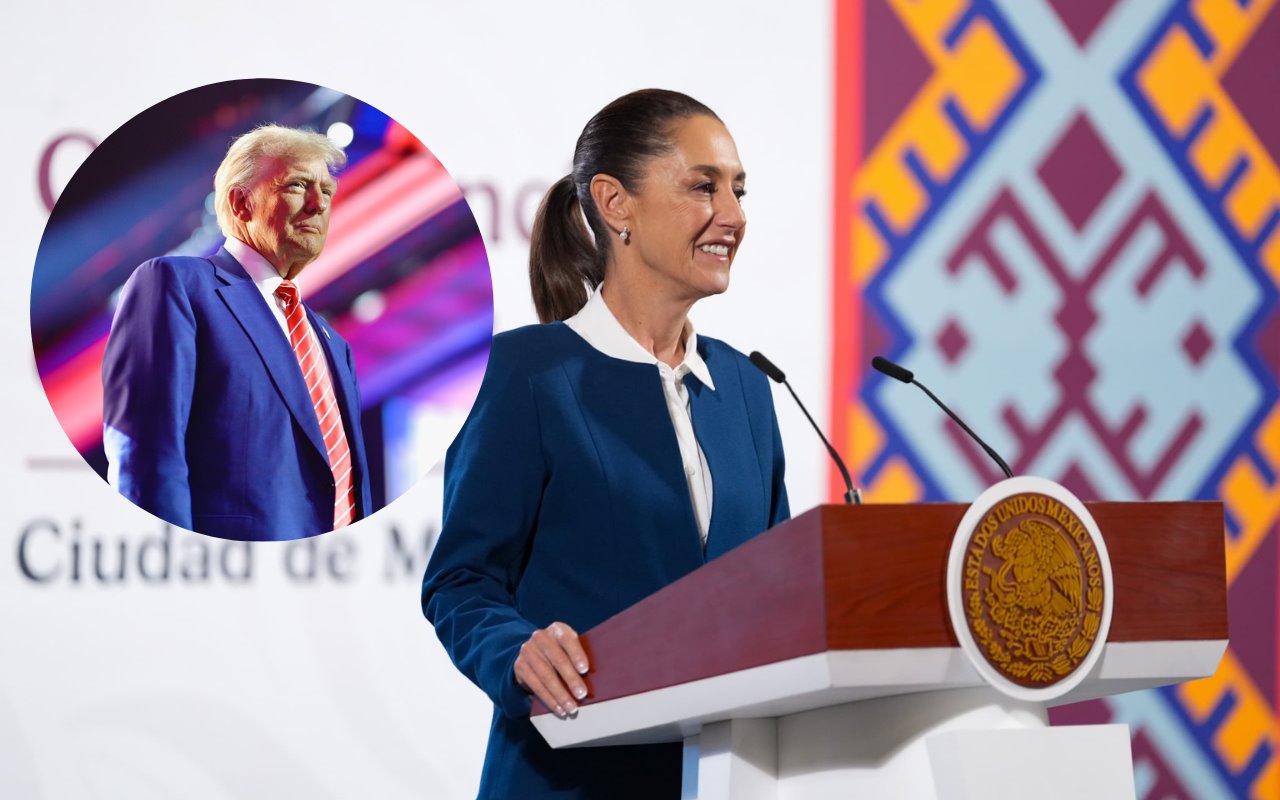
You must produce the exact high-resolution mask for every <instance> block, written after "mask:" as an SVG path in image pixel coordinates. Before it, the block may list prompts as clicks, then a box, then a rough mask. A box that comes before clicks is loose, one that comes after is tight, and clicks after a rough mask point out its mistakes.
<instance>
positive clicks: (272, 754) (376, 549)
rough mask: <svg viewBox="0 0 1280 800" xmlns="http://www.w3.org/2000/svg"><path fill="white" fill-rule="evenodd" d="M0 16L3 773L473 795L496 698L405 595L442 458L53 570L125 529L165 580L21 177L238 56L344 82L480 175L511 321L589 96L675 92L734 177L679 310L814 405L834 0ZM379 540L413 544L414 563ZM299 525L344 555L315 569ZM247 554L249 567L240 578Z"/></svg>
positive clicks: (791, 421)
mask: <svg viewBox="0 0 1280 800" xmlns="http://www.w3.org/2000/svg"><path fill="white" fill-rule="evenodd" d="M6 17H7V20H6V30H7V32H8V36H6V37H5V38H6V44H5V47H4V48H2V49H0V75H4V76H5V78H4V80H5V82H6V87H5V88H6V90H7V97H5V107H6V108H5V113H4V123H3V136H4V152H5V153H6V154H7V155H8V156H9V158H8V163H9V169H8V172H9V180H8V181H7V183H6V185H7V186H8V187H9V191H7V192H5V194H4V196H3V198H2V199H0V203H3V213H0V240H3V241H4V242H5V243H6V245H7V251H8V253H9V258H8V263H7V264H6V267H7V269H6V274H8V275H9V276H10V281H11V283H12V290H11V291H10V292H8V293H5V294H4V295H3V296H0V337H2V338H3V342H4V343H5V344H6V345H7V346H6V347H4V348H3V350H2V351H0V359H2V360H0V376H3V379H4V386H5V391H4V392H3V394H2V395H0V410H2V411H3V418H4V419H6V420H8V424H6V425H5V426H4V429H5V432H4V434H3V446H0V485H2V486H3V487H4V489H3V500H4V504H5V506H6V507H7V510H8V513H7V514H6V515H5V520H4V521H3V522H0V796H3V797H28V796H47V797H89V796H94V797H130V798H145V797H172V796H184V797H256V796H263V797H266V796H275V795H278V794H281V793H283V794H285V795H286V796H296V795H304V794H305V796H309V797H349V796H356V795H361V796H370V797H400V796H406V797H407V796H427V797H432V798H450V797H459V798H461V797H468V796H471V795H473V793H474V782H475V779H476V776H477V774H478V771H479V766H480V758H481V756H482V750H483V742H484V737H485V731H486V729H487V723H488V705H487V702H486V701H485V698H484V697H483V696H482V695H480V694H479V692H478V691H476V690H475V689H473V688H472V687H471V686H470V684H468V683H466V681H465V680H463V679H462V678H461V677H460V676H459V675H458V674H457V673H456V672H454V671H453V669H452V667H451V666H450V665H449V664H448V661H447V659H445V657H444V655H443V653H442V651H441V650H440V648H439V646H438V644H437V643H436V640H435V637H434V635H433V634H432V632H431V630H430V628H429V627H428V625H427V624H426V622H425V621H424V620H423V619H422V617H421V615H420V613H419V611H418V609H417V599H416V596H417V590H418V582H419V576H420V573H421V568H422V565H423V563H424V560H423V556H424V554H425V547H424V546H423V543H424V542H425V541H426V538H425V537H427V536H428V535H429V534H430V532H431V531H433V530H434V528H435V525H436V521H437V520H438V517H439V503H440V501H439V482H440V478H439V473H438V470H437V472H436V473H435V474H433V475H432V476H431V477H429V478H428V479H426V480H424V481H423V483H422V484H420V485H419V486H418V487H416V488H415V489H413V490H411V491H410V492H409V493H408V494H406V495H405V496H404V497H402V498H401V499H400V500H399V501H397V502H396V503H395V504H394V505H392V506H391V507H390V508H388V509H387V510H385V511H383V512H382V513H380V514H378V515H377V516H375V517H374V518H373V519H371V520H368V521H365V522H362V523H359V524H357V525H356V526H354V527H353V528H352V529H350V530H349V532H344V533H341V534H331V535H328V536H325V537H321V538H320V539H319V540H316V541H312V542H309V543H300V544H294V545H287V546H286V545H275V544H258V545H253V546H252V547H251V548H245V547H243V546H240V545H227V544H226V543H223V542H221V541H218V540H213V539H204V538H198V539H193V538H192V537H191V536H190V535H182V534H178V535H175V536H174V537H173V539H172V540H171V543H170V548H171V549H170V558H171V559H172V562H171V564H170V571H169V577H168V579H160V580H156V581H154V582H147V581H146V580H145V577H144V575H142V574H141V573H140V572H139V570H138V569H137V564H136V561H135V562H131V563H132V564H133V565H132V566H131V567H130V569H129V577H128V578H127V580H126V582H125V583H124V584H123V585H104V584H103V583H101V582H99V581H97V580H95V579H93V577H92V568H91V566H85V567H82V569H83V570H85V572H83V573H82V574H81V576H80V579H79V580H78V581H73V580H72V579H71V576H70V569H71V562H72V561H73V560H74V558H73V553H74V550H75V547H76V544H75V543H76V542H79V548H80V550H81V554H82V556H87V557H90V564H91V555H92V547H93V543H94V542H100V543H101V542H105V543H107V546H108V548H109V550H108V552H109V553H111V561H112V563H114V560H115V553H116V550H115V549H114V548H118V547H119V546H121V545H122V544H123V546H124V547H126V548H127V550H128V553H129V554H130V555H129V557H130V558H131V559H136V557H137V551H138V550H139V549H140V548H141V549H143V550H144V556H143V559H144V566H143V569H144V570H145V572H146V574H147V575H156V574H158V573H159V572H160V570H161V567H162V560H163V559H162V556H163V547H164V540H163V538H162V536H163V534H162V527H161V526H160V525H159V523H157V522H156V520H155V519H154V518H152V517H150V516H149V515H147V514H144V513H142V512H141V511H138V510H137V509H134V508H133V507H132V506H129V505H128V504H127V503H125V502H123V501H121V500H120V499H119V498H117V497H115V496H114V495H113V494H112V492H111V491H110V490H109V489H108V487H107V486H106V485H105V484H103V483H102V482H101V481H99V480H98V478H97V477H96V476H95V475H93V474H92V473H91V472H90V471H89V470H88V468H87V467H84V465H83V464H82V463H81V462H80V460H79V458H78V456H76V454H75V452H74V450H73V449H72V448H71V446H70V444H69V443H68V442H67V440H66V438H65V437H64V436H63V434H62V432H61V430H60V429H59V428H58V426H57V423H56V422H55V420H54V418H53V415H52V413H51V412H50V410H49V407H48V404H47V403H46V401H45V398H44V395H43V392H42V391H41V388H40V385H39V382H38V380H37V378H36V376H35V368H34V362H33V358H32V355H31V347H30V335H29V327H28V303H29V297H30V273H31V265H32V263H33V261H34V258H35V253H36V248H37V245H38V243H39V239H40V233H41V230H42V228H43V225H44V221H45V218H46V215H47V212H46V209H45V208H44V207H43V205H42V203H41V201H40V195H39V190H38V186H37V180H36V173H37V165H38V162H39V159H40V156H41V153H42V151H43V149H44V148H45V146H46V145H47V144H48V143H49V142H50V141H51V140H52V139H53V138H54V137H55V136H57V135H59V134H61V133H65V132H68V131H82V132H84V133H87V134H89V135H90V136H92V137H94V138H96V139H98V140H101V138H103V137H105V136H106V135H107V134H109V133H110V132H111V131H112V130H114V129H115V127H116V126H118V125H120V124H121V123H123V122H124V121H126V120H127V119H129V118H130V117H131V116H133V115H134V114H136V113H137V112H139V111H141V110H142V109H144V108H146V107H147V106H149V105H151V104H153V103H155V102H157V101H159V100H161V99H163V98H165V97H168V96H169V95H172V94H175V93H177V92H180V91H183V90H185V89H188V88H191V87H194V86H198V85H202V84H205V83H210V82H214V81H219V80H227V79H232V78H251V77H278V78H291V79H296V80H304V81H309V82H313V83H320V84H324V85H327V86H330V87H333V88H335V89H339V90H341V91H343V92H346V93H349V94H352V95H355V96H357V97H359V98H361V99H362V100H365V101H367V102H370V103H372V104H374V105H376V106H377V107H379V108H381V109H382V110H383V111H385V112H387V113H388V114H390V115H391V116H393V117H394V118H396V119H397V120H399V121H400V122H402V123H404V124H405V125H406V126H407V127H408V128H409V129H410V130H411V131H413V132H414V133H415V134H416V135H417V136H418V137H419V138H421V139H422V140H423V141H424V142H426V143H427V144H428V146H429V147H430V148H431V149H432V151H433V152H434V153H435V154H436V155H437V156H439V158H440V159H441V160H442V161H443V162H444V164H445V165H446V166H447V167H448V168H449V169H450V171H451V172H452V173H453V175H454V177H455V178H456V179H457V180H458V181H459V183H461V184H463V185H468V184H472V183H477V182H490V183H492V184H493V185H495V186H496V187H497V188H498V190H499V191H498V193H499V197H500V227H499V229H498V238H497V240H496V241H494V240H492V237H490V241H489V245H490V251H489V252H490V258H491V262H492V266H493V274H494V294H495V302H496V306H497V314H498V320H497V324H498V327H499V328H508V327H513V326H515V325H519V324H524V323H526V322H530V321H532V311H531V305H530V303H529V300H528V289H527V285H526V282H525V277H524V275H525V257H526V250H525V247H526V244H525V240H524V238H523V237H522V236H520V235H518V233H517V230H516V219H517V217H518V216H519V217H522V218H524V219H526V220H527V218H528V217H529V216H530V215H531V213H532V208H533V205H534V204H536V202H537V193H538V190H539V189H540V187H542V186H545V185H546V184H547V183H549V182H550V181H552V180H554V179H555V178H558V177H559V176H560V175H562V174H564V173H565V172H567V171H568V166H569V159H570V157H571V154H572V146H573V142H574V140H575V139H576V137H577V134H578V132H579V131H580V129H581V126H582V125H583V124H584V123H585V121H586V120H587V118H588V117H589V116H590V115H591V114H592V113H594V112H595V111H596V110H597V109H598V108H599V107H600V106H602V105H603V104H604V103H606V102H607V101H609V100H611V99H612V98H613V97H615V96H617V95H619V94H622V93H624V92H626V91H629V90H632V89H636V88H640V87H644V86H664V87H669V88H675V89H680V90H683V91H686V92H688V93H690V94H692V95H694V96H696V97H698V98H699V99H701V100H703V101H705V102H707V103H708V104H709V105H711V106H712V107H713V108H715V109H716V110H717V112H718V113H719V114H720V115H721V116H722V117H723V118H724V119H725V121H726V122H727V124H728V125H729V128H730V130H731V131H732V132H733V133H734V135H735V137H736V138H737V142H738V149H739V153H740V155H741V157H742V159H743V163H744V164H745V165H746V167H747V171H748V173H749V176H750V177H749V180H748V185H749V189H750V197H749V198H748V201H747V202H748V214H749V217H750V219H751V223H750V237H749V238H748V239H747V243H746V246H745V247H744V248H743V250H742V251H741V253H740V255H739V257H738V259H737V262H736V263H735V265H734V276H733V286H732V288H731V289H730V292H729V293H728V294H727V295H726V296H724V297H721V298H715V299H713V300H708V301H705V302H704V303H702V304H700V305H699V306H698V307H696V308H695V309H694V315H693V316H694V320H695V323H696V324H697V326H698V329H699V330H701V331H704V332H707V333H710V334H712V335H714V336H717V337H719V338H723V339H726V340H727V341H729V342H730V343H732V344H734V345H736V346H737V347H738V348H739V349H742V350H752V349H760V350H762V351H763V352H765V353H767V354H768V355H769V356H770V357H771V358H773V360H774V361H776V362H777V363H778V364H779V365H780V366H782V367H783V369H785V370H786V371H787V373H788V376H789V377H790V378H791V380H792V382H793V385H795V386H796V388H797V390H799V391H800V392H801V394H802V395H803V396H804V397H805V398H807V399H808V401H809V402H810V404H811V408H812V411H813V412H814V415H815V416H816V417H817V418H818V419H820V420H825V419H826V418H827V390H828V386H827V371H828V363H827V360H828V357H829V342H828V336H829V333H828V331H829V328H830V324H829V322H830V320H829V314H830V312H829V283H830V277H829V276H830V258H831V254H830V247H831V246H830V238H831V236H830V227H831V225H830V216H831V212H830V195H831V174H830V173H831V165H832V158H831V150H832V142H831V108H830V106H831V95H832V76H831V74H830V73H831V55H832V54H831V48H832V40H833V36H834V34H833V32H832V31H831V24H832V23H831V17H832V14H831V11H830V9H829V8H828V6H827V4H826V3H802V4H786V5H784V4H779V3H770V2H752V3H729V2H724V3H715V4H711V3H706V4H704V3H690V2H679V1H678V0H646V2H628V3H610V4H604V3H599V2H586V0H579V1H578V2H562V3H517V2H509V3H501V4H488V3H467V4H463V3H445V2H430V3H427V2H416V3H405V4H403V5H402V6H398V5H392V4H388V3H384V2H362V3H345V4H338V3H323V4H312V5H306V4H304V5H298V4H279V5H276V4H267V3H262V2H243V1H242V0H220V2H216V3H204V4H200V5H193V6H190V7H186V8H180V7H179V6H177V5H176V4H175V5H169V4H154V3H142V2H137V0H127V2H116V3H114V4H111V5H107V4H95V3H87V2H86V3H74V4H73V3H67V2H62V3H47V4H43V5H40V4H35V3H26V4H21V5H11V6H10V8H9V9H8V12H7V14H6ZM78 160H79V157H78V156H77V154H76V153H75V148H74V147H69V148H66V149H65V150H63V151H61V152H60V154H59V157H58V158H57V159H56V160H55V162H54V168H53V179H54V183H55V184H57V185H61V184H62V183H65V181H66V180H67V178H68V177H69V176H70V174H71V172H72V171H73V170H74V167H75V166H76V165H77V163H78ZM521 202H523V205H522V206H519V207H518V205H519V203H521ZM476 215H477V218H478V220H479V222H480V225H481V228H482V230H484V231H485V232H486V234H487V235H489V234H490V232H491V231H492V220H491V219H490V218H489V210H488V209H487V208H485V207H483V205H482V204H481V203H477V204H476ZM778 407H779V414H780V417H781V420H782V426H783V435H784V439H785V441H786V445H787V450H788V453H789V456H790V459H789V462H790V463H789V467H790V475H789V480H788V487H789V489H790V492H791V497H792V507H793V508H794V509H795V510H797V511H799V510H803V509H805V508H807V507H809V506H811V505H813V504H815V503H817V502H818V501H819V500H820V499H821V498H822V495H823V491H822V490H823V487H824V486H825V480H826V471H825V470H826V465H825V461H824V459H823V456H822V453H821V451H820V445H819V444H818V443H817V442H816V440H815V439H814V438H813V437H812V434H811V433H810V432H809V431H807V430H806V429H805V423H804V420H803V418H802V417H801V416H800V414H799V412H797V411H795V410H794V409H793V408H792V406H791V404H790V400H789V398H786V397H785V396H779V397H778ZM397 536H399V537H400V541H402V542H410V543H412V542H416V543H417V545H418V547H417V554H416V556H415V557H414V558H413V559H412V560H411V561H410V562H409V563H407V564H406V562H404V560H403V559H402V557H401V555H400V552H401V551H400V550H398V549H397V546H396V541H397V540H396V538H395V537H397ZM24 543H25V549H23V550H21V551H20V548H22V547H23V545H24ZM407 546H408V545H407ZM201 547H206V548H208V550H209V555H210V557H211V558H212V559H213V561H212V563H213V564H214V565H215V567H214V568H213V570H212V577H211V578H209V579H208V580H203V581H200V580H185V579H182V578H181V574H182V569H183V568H184V567H185V568H186V570H187V572H188V573H190V572H192V571H198V566H199V563H200V562H199V556H200V553H199V552H198V550H199V548H201ZM311 548H318V550H319V551H320V552H319V555H320V559H319V560H320V563H322V564H326V565H328V564H335V565H336V567H335V568H334V569H329V568H327V567H326V568H325V569H320V570H318V571H316V573H315V577H308V576H309V575H311V572H310V571H309V569H308V563H309V562H308V559H309V558H310V557H311V556H314V555H316V554H315V553H314V552H312V550H311ZM411 549H412V548H411ZM246 554H250V557H251V558H252V563H251V565H250V567H249V568H248V571H249V578H248V579H246V580H243V581H237V580H236V579H235V576H236V575H240V574H243V573H244V571H245V569H246V567H245V566H244V562H243V559H244V558H245V557H246ZM20 555H25V556H26V558H27V559H28V562H29V563H28V568H29V569H30V570H32V571H33V572H35V573H36V574H39V575H44V574H46V573H49V572H51V571H54V570H56V569H61V570H62V572H61V573H60V574H59V575H58V576H57V577H51V578H49V579H48V580H46V581H44V582H37V581H33V580H30V579H28V578H26V577H24V576H23V574H22V572H21V570H20V564H19V556H20ZM223 557H225V558H227V559H229V561H228V565H229V567H230V569H229V571H227V572H225V573H224V572H223V571H221V570H220V569H219V568H217V566H216V565H217V563H218V560H219V559H220V558H223ZM289 564H292V566H293V573H294V574H299V575H301V576H302V577H300V578H291V577H289V575H290V572H289V569H288V566H289ZM335 575H345V576H346V577H345V578H339V577H335Z"/></svg>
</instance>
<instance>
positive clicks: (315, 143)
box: [213, 125, 347, 236]
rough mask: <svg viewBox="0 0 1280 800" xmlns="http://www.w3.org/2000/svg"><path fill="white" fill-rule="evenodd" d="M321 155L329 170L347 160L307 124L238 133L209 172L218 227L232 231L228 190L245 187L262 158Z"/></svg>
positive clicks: (256, 171) (317, 156)
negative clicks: (215, 168)
mask: <svg viewBox="0 0 1280 800" xmlns="http://www.w3.org/2000/svg"><path fill="white" fill-rule="evenodd" d="M309 157H315V158H323V159H324V163H325V165H326V166H327V167H328V168H329V172H330V173H332V172H333V171H334V170H337V169H341V168H342V167H343V166H344V165H345V164H346V163H347V154H346V153H345V152H343V150H342V148H341V147H339V146H338V145H336V144H335V143H334V142H333V140H331V139H330V138H329V137H327V136H325V135H324V134H320V133H316V132H315V131H313V130H310V129H308V128H287V127H285V126H283V125H260V126H258V127H257V128H254V129H253V130H251V131H249V132H248V133H246V134H244V135H243V136H239V137H237V138H236V140H235V141H233V142H232V143H231V146H230V147H229V148H227V155H226V156H225V157H224V158H223V159H222V163H221V164H220V165H218V171H217V172H216V173H215V174H214V176H213V198H214V200H213V207H214V213H215V214H216V215H217V217H218V227H219V228H221V229H222V232H223V233H224V234H225V235H227V236H232V235H233V234H234V231H235V217H234V216H233V215H232V213H231V190H232V189H234V188H236V187H240V188H243V189H248V188H249V187H250V185H251V184H252V183H253V182H254V179H255V178H256V177H257V173H258V168H259V166H260V165H261V161H262V159H263V158H309Z"/></svg>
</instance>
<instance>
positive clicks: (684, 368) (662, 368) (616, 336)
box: [564, 287, 716, 546]
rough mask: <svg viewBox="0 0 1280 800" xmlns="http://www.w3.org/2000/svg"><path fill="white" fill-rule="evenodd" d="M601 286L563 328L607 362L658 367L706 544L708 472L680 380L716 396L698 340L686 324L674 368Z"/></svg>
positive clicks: (709, 509) (709, 499)
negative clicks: (623, 319) (621, 318)
mask: <svg viewBox="0 0 1280 800" xmlns="http://www.w3.org/2000/svg"><path fill="white" fill-rule="evenodd" d="M600 288H601V287H597V288H596V290H595V292H594V293H592V295H591V297H590V298H589V299H588V300H587V304H586V305H585V306H583V307H582V310H581V311H579V312H578V313H577V314H575V315H573V316H572V317H570V318H569V319H567V320H565V321H564V324H565V325H568V326H569V329H570V330H572V331H573V332H574V333H576V334H578V335H579V336H581V337H582V338H583V339H585V340H586V342H587V344H589V345H591V346H592V347H594V348H595V349H596V350H599V351H600V352H601V353H603V354H604V355H606V356H609V357H610V358H617V359H621V360H623V361H634V362H637V363H640V364H653V365H655V366H656V367H657V368H658V375H659V377H660V378H661V379H662V394H663V396H664V397H666V400H667V413H668V414H669V415H670V416H671V425H672V426H673V427H674V428H675V432H676V442H677V444H679V446H680V460H681V462H683V466H684V476H685V482H686V483H687V484H688V485H689V497H690V498H691V499H692V500H693V516H694V519H695V520H697V523H698V533H699V534H700V535H701V536H702V544H703V545H704V546H705V545H706V543H707V531H708V530H709V529H710V527H711V498H712V491H711V470H709V469H708V468H707V457H706V455H705V454H704V453H703V452H702V446H701V445H699V444H698V439H697V437H696V436H694V433H693V411H692V409H691V407H690V405H689V390H688V389H687V388H686V387H685V385H684V377H685V376H686V375H689V374H691V373H692V375H693V377H695V378H697V379H698V380H699V381H701V382H702V385H703V386H706V387H707V388H708V389H710V390H711V391H713V392H714V391H715V389H716V387H715V384H714V383H713V382H712V381H711V372H710V371H709V370H708V369H707V362H705V361H703V360H702V356H700V355H698V336H697V334H695V333H694V332H693V326H692V325H690V324H687V323H686V326H685V328H686V331H687V335H686V336H685V342H684V361H682V362H681V363H680V365H679V366H677V367H676V368H675V369H672V368H671V367H670V366H668V365H667V364H665V363H663V362H662V361H660V360H659V359H658V358H657V357H656V356H655V355H654V354H653V353H650V352H649V351H648V350H646V349H644V346H643V345H641V344H640V343H639V342H637V341H636V340H635V339H634V338H633V337H632V336H631V334H629V333H627V330H626V328H623V327H622V323H620V322H618V318H617V317H615V316H614V315H613V312H612V311H610V310H609V306H608V305H607V304H606V303H605V302H604V297H603V296H602V295H601V294H600Z"/></svg>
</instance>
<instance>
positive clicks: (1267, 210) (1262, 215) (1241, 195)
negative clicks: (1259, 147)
mask: <svg viewBox="0 0 1280 800" xmlns="http://www.w3.org/2000/svg"><path fill="white" fill-rule="evenodd" d="M1267 173H1268V170H1267V169H1266V165H1265V164H1258V163H1257V162H1254V163H1252V164H1251V165H1250V166H1249V167H1248V168H1246V171H1245V173H1244V175H1242V176H1241V177H1240V180H1239V181H1237V183H1236V184H1235V186H1233V187H1231V194H1230V195H1228V196H1227V200H1226V203H1225V204H1224V206H1225V210H1226V212H1227V216H1229V217H1230V218H1231V221H1232V222H1233V223H1235V228H1236V230H1238V231H1240V232H1241V233H1242V234H1244V236H1245V238H1246V239H1254V238H1256V237H1257V235H1258V233H1259V232H1260V231H1261V228H1262V223H1264V222H1265V221H1266V220H1267V218H1268V217H1270V216H1271V212H1272V211H1274V210H1275V208H1276V201H1277V199H1280V182H1277V181H1276V180H1275V177H1274V176H1273V175H1269V174H1267Z"/></svg>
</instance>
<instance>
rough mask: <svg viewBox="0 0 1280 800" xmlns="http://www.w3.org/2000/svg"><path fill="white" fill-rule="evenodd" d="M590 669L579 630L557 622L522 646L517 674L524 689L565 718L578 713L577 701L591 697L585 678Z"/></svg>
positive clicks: (531, 637)
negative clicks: (580, 641) (588, 695)
mask: <svg viewBox="0 0 1280 800" xmlns="http://www.w3.org/2000/svg"><path fill="white" fill-rule="evenodd" d="M589 666H590V665H589V664H588V663H587V654H586V652H585V651H583V649H582V645H581V644H580V643H579V642H578V633H577V631H575V630H574V629H573V628H570V627H569V626H568V625H566V624H564V623H563V622H553V623H551V624H550V625H548V626H547V627H545V628H542V629H540V630H536V631H534V632H533V635H532V636H530V637H529V640H528V641H527V642H525V643H524V644H522V645H520V655H518V656H516V663H515V669H514V672H515V679H516V683H517V684H518V685H519V686H520V688H522V689H524V690H525V691H526V692H529V693H531V694H532V695H533V696H535V697H537V698H538V699H539V700H541V701H542V702H543V703H544V704H545V705H546V706H547V708H549V709H551V710H552V711H554V712H555V713H556V716H558V717H560V718H562V719H563V718H564V717H567V716H569V715H570V714H573V713H574V712H576V711H577V710H578V704H577V702H576V701H577V700H581V699H583V698H584V697H586V696H587V684H586V682H585V681H584V680H583V679H582V676H583V675H585V674H587V669H588V668H589Z"/></svg>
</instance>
